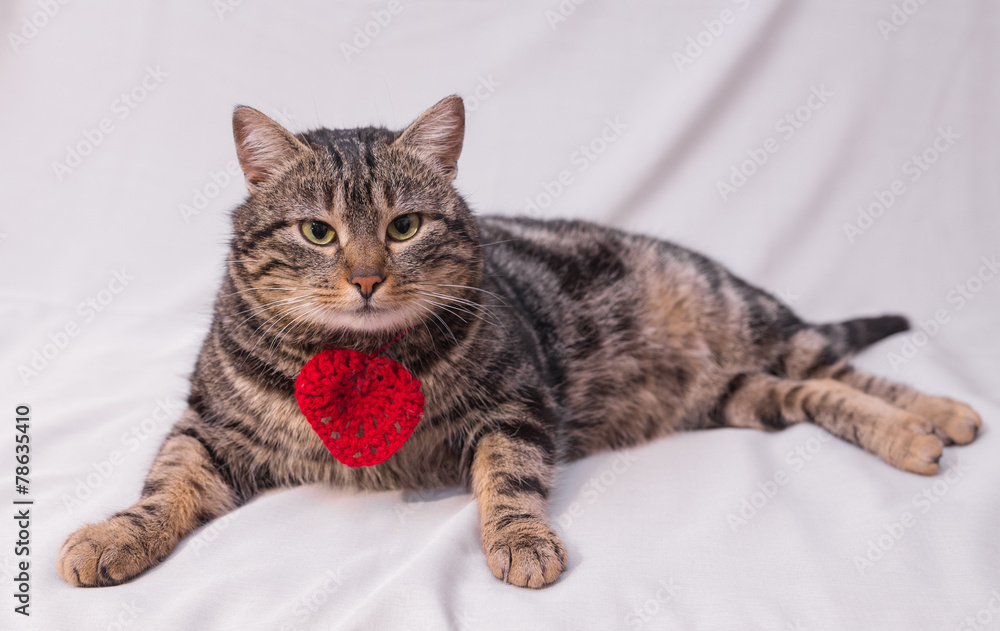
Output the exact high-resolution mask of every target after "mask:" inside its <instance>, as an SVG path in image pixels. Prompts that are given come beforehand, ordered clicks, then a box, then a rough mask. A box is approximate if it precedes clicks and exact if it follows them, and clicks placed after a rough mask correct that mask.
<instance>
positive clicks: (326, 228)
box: [302, 221, 337, 245]
mask: <svg viewBox="0 0 1000 631" xmlns="http://www.w3.org/2000/svg"><path fill="white" fill-rule="evenodd" d="M302 234H303V235H304V236H305V238H307V239H309V241H311V242H312V243H315V244H316V245H327V244H328V243H330V242H331V241H333V239H334V237H336V236H337V233H336V232H334V231H333V228H332V227H330V225H329V224H325V223H323V222H322V221H303V222H302Z"/></svg>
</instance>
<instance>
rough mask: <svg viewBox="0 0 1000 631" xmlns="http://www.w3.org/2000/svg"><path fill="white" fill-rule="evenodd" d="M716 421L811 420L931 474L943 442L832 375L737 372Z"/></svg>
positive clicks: (920, 422)
mask: <svg viewBox="0 0 1000 631" xmlns="http://www.w3.org/2000/svg"><path fill="white" fill-rule="evenodd" d="M709 420H710V422H711V423H712V424H713V425H714V426H716V427H719V426H729V427H749V428H755V429H763V430H778V429H783V428H784V427H787V426H788V425H791V424H794V423H801V422H807V421H808V422H812V423H815V424H816V425H819V426H820V427H822V428H823V429H825V430H827V431H828V432H830V433H831V434H833V435H834V436H837V437H839V438H842V439H844V440H846V441H848V442H850V443H853V444H855V445H857V446H859V447H861V448H863V449H866V450H867V451H870V452H872V453H874V454H876V455H878V456H879V457H880V458H882V459H883V460H885V461H886V462H888V463H889V464H891V465H892V466H894V467H896V468H899V469H903V470H905V471H912V472H914V473H921V474H924V475H932V474H934V473H937V470H938V461H939V460H940V458H941V451H942V449H943V447H944V445H943V444H942V442H941V440H940V439H939V438H938V437H937V436H935V434H934V430H935V427H934V425H933V424H932V423H931V422H930V421H928V420H927V419H925V418H923V417H922V416H918V415H917V414H914V413H912V412H909V411H907V410H904V409H902V408H898V407H895V406H893V405H890V404H889V403H887V402H886V401H883V400H882V399H880V398H878V397H876V396H872V395H870V394H866V393H864V392H861V391H860V390H857V389H855V388H852V387H851V386H849V385H847V384H845V383H843V382H841V381H837V380H835V379H805V380H795V379H784V378H782V377H776V376H774V375H771V374H767V373H757V372H749V373H740V374H738V375H735V376H734V377H733V378H732V379H730V381H729V383H728V384H727V385H726V387H725V388H724V389H723V392H722V393H721V395H720V397H719V399H718V401H717V402H716V405H715V407H714V409H713V410H712V411H711V413H710V414H709Z"/></svg>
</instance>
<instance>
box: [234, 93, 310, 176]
mask: <svg viewBox="0 0 1000 631" xmlns="http://www.w3.org/2000/svg"><path fill="white" fill-rule="evenodd" d="M233 139H234V140H235V141H236V157H237V158H239V161H240V166H241V167H242V168H243V175H244V176H245V177H246V183H247V188H248V189H249V190H250V193H251V194H254V193H257V192H258V191H260V189H261V188H263V187H264V185H266V184H267V182H268V180H270V179H271V178H272V177H274V175H275V174H277V173H278V172H280V171H282V170H283V169H284V168H285V167H286V166H288V165H289V164H290V163H291V162H292V161H294V160H295V158H297V157H299V156H301V155H303V154H304V153H306V152H308V151H309V148H308V147H306V145H305V144H303V143H302V142H301V141H300V140H299V139H298V138H296V137H295V136H293V135H292V134H291V132H289V131H288V130H287V129H285V128H284V127H282V126H281V125H279V124H278V123H276V122H274V121H273V120H271V119H270V118H268V117H267V116H265V115H264V114H262V113H261V112H258V111H257V110H255V109H254V108H252V107H247V106H246V105H240V106H238V107H237V108H236V110H235V111H234V112H233Z"/></svg>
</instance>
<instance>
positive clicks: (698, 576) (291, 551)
mask: <svg viewBox="0 0 1000 631" xmlns="http://www.w3.org/2000/svg"><path fill="white" fill-rule="evenodd" d="M46 11H48V12H49V13H50V14H51V15H48V16H46V13H45V12H46ZM998 12H1000V7H998V6H997V5H996V3H994V2H989V0H978V1H977V0H969V1H966V2H944V1H942V0H927V1H926V2H925V1H923V0H921V1H919V2H918V1H917V0H895V4H894V3H893V2H892V1H890V0H878V1H866V0H853V1H842V2H836V3H834V2H793V1H791V0H789V1H774V0H772V1H765V0H732V1H729V0H713V1H711V2H704V1H703V2H695V1H694V0H688V1H684V2H681V1H672V2H662V3H640V2H614V3H611V2H607V3H598V2H587V3H583V4H579V5H576V4H573V3H572V2H571V1H570V0H561V1H558V2H557V1H556V0H549V1H545V2H540V3H539V2H531V1H528V0H521V1H518V2H511V1H507V2H479V3H451V2H443V1H436V2H435V1H429V2H411V1H409V0H392V1H391V2H389V1H385V2H374V3H371V4H365V3H361V2H340V3H325V4H321V3H318V2H316V3H310V4H306V3H300V2H282V3H279V2H269V3H265V2H253V3H251V2H242V3H241V2H238V1H237V0H215V1H214V2H209V1H207V0H206V1H204V2H200V3H169V4H168V3H165V2H164V3H153V2H125V1H124V0H119V1H117V2H104V3H98V4H96V5H95V4H93V3H83V2H74V3H70V4H67V5H65V6H64V5H62V4H60V3H59V2H57V1H56V0H44V1H43V0H36V1H28V0H20V1H16V2H14V1H12V2H6V3H4V4H3V5H0V33H3V34H4V42H3V44H2V45H0V108H2V109H0V114H2V115H0V172H2V175H0V186H2V204H3V206H2V210H0V213H2V215H0V234H2V237H0V269H2V270H3V271H2V285H0V296H2V305H0V313H2V318H3V333H2V335H0V356H2V358H3V368H2V371H0V385H2V395H0V399H2V405H0V420H2V423H0V427H3V428H4V429H2V430H0V454H2V455H0V463H3V465H2V467H0V471H2V473H0V480H2V484H0V503H3V504H5V505H8V508H7V509H4V511H3V513H2V515H7V514H8V513H9V512H10V511H11V510H12V507H11V505H10V502H11V501H12V500H13V499H15V497H16V494H15V493H14V490H13V484H14V480H13V475H14V471H13V467H14V461H13V455H12V452H13V441H14V434H15V431H16V430H15V429H14V427H13V426H14V409H15V405H17V404H21V403H26V404H28V405H30V406H31V411H32V414H31V440H32V443H31V444H32V446H33V449H34V450H33V452H32V458H33V459H32V464H31V467H32V468H31V474H30V476H29V477H30V489H31V492H30V497H31V498H33V499H34V500H35V504H34V505H33V506H32V515H33V519H32V522H31V530H30V533H31V535H30V536H31V547H30V549H31V557H30V562H31V569H30V575H31V583H30V594H31V607H30V611H31V616H30V618H24V617H23V616H20V615H17V614H15V613H14V612H13V608H14V606H15V605H16V604H17V603H16V602H15V601H14V599H13V597H12V594H13V590H14V589H16V585H15V583H14V582H13V578H14V576H13V574H16V571H15V570H14V564H15V562H16V561H17V560H18V558H16V557H15V556H14V554H13V550H14V540H15V538H16V536H17V533H16V530H17V529H16V528H15V523H14V521H13V520H12V519H11V518H10V517H6V518H2V519H0V524H2V525H0V568H3V571H2V576H0V579H2V585H0V628H3V629H18V630H20V629H44V630H50V629H72V630H80V631H83V630H91V629H94V630H98V629H144V630H145V629H153V630H159V629H163V630H168V629H169V630H175V629H210V630H217V629H241V630H242V629H276V630H277V629H376V628H377V629H392V628H416V629H462V630H473V629H477V630H478V629H531V628H538V629H614V628H628V629H640V628H643V629H667V628H670V629H780V630H793V629H808V630H810V631H813V630H816V629H905V630H913V629H949V630H951V629H974V628H979V627H975V626H970V625H972V624H978V625H980V626H981V627H982V628H1000V543H998V537H997V524H998V518H1000V498H998V495H997V491H996V489H997V488H998V483H1000V458H997V450H998V442H997V441H998V439H997V436H996V435H995V434H996V432H995V430H994V428H995V427H996V426H997V423H1000V398H998V395H997V381H998V377H1000V357H998V355H1000V353H998V351H1000V342H998V337H997V325H998V324H1000V322H998V320H1000V318H998V313H1000V311H998V307H1000V280H995V278H996V276H997V271H996V270H994V269H991V267H990V266H991V265H995V264H996V263H995V262H997V261H998V259H997V258H996V257H997V256H998V255H1000V212H998V208H1000V184H998V174H1000V149H998V147H1000V124H998V117H997V112H998V111H1000V92H998V90H1000V87H998V74H997V73H998V62H1000V44H998V41H1000V15H998ZM33 24H34V26H33ZM366 31H367V33H368V35H364V33H365V32H366ZM450 93H459V94H462V95H464V96H465V97H466V99H467V100H466V103H467V108H468V111H469V112H468V131H467V142H466V146H465V151H464V153H463V156H462V160H461V163H460V171H459V172H460V175H459V178H458V181H457V185H458V187H459V189H460V190H461V191H462V192H463V193H464V194H466V195H467V197H468V199H469V201H470V203H471V204H472V205H473V206H474V207H475V208H476V209H477V210H478V211H480V212H505V213H521V212H532V213H536V214H538V215H540V216H546V217H563V216H571V217H583V218H587V219H592V220H597V221H601V222H605V223H609V224H612V225H616V226H620V227H625V228H628V229H632V230H637V231H643V232H648V233H651V234H656V235H660V236H662V237H665V238H670V239H674V240H676V241H679V242H681V243H684V244H687V245H689V246H692V247H695V248H697V249H699V250H701V251H703V252H705V253H706V254H708V255H710V256H714V257H716V258H718V259H720V260H722V261H723V262H725V263H726V264H727V265H729V266H731V267H732V268H733V269H735V270H736V271H737V272H738V273H740V274H741V275H743V276H744V277H745V278H747V279H748V280H750V281H752V282H754V283H757V284H760V285H763V286H765V287H768V288H770V289H771V290H773V291H775V292H780V294H781V295H782V296H783V297H784V298H785V299H786V300H787V301H789V302H790V303H792V304H793V305H794V307H795V308H796V309H797V310H798V311H799V312H800V313H801V314H802V315H803V316H804V317H806V318H808V319H811V320H816V321H823V320H834V319H840V318H846V317H849V316H854V315H864V314H877V313H882V312H890V311H893V312H895V311H898V312H903V313H906V314H908V315H910V316H911V317H913V318H914V320H915V321H916V322H920V321H931V320H934V319H935V318H937V320H938V322H937V323H936V324H935V323H931V324H927V325H926V329H927V331H926V333H925V334H923V335H921V334H920V333H917V334H916V335H912V336H900V337H897V338H894V339H892V340H889V341H886V342H884V343H882V344H880V345H879V346H877V347H875V348H874V349H872V350H870V351H869V352H867V353H866V354H864V355H863V356H862V357H861V358H860V359H859V360H858V363H859V364H860V365H861V366H863V367H865V368H867V369H870V370H872V371H875V372H877V373H880V374H884V375H887V376H890V377H894V378H896V379H899V380H903V381H906V382H909V383H911V384H914V385H917V386H919V387H921V388H923V389H925V390H927V391H929V392H933V393H940V394H947V395H949V396H953V397H955V398H960V399H963V400H966V401H968V402H969V403H971V404H973V405H974V406H975V407H976V408H977V409H978V410H979V411H980V412H981V413H982V415H983V417H984V418H985V421H986V428H985V430H984V432H983V434H982V436H981V438H980V440H978V441H977V442H976V443H975V444H973V445H972V446H969V447H965V448H948V449H947V450H946V452H945V453H946V455H945V460H946V463H947V464H946V466H945V470H946V472H951V473H946V474H943V475H939V476H937V477H934V478H924V477H920V476H916V475H911V474H907V473H902V472H900V471H896V470H894V469H892V468H890V467H889V466H887V465H885V464H883V463H882V462H880V461H879V460H878V459H876V458H875V457H873V456H871V455H869V454H866V453H864V452H862V451H860V450H858V449H857V448H855V447H852V446H849V445H847V444H845V443H842V442H839V441H837V440H822V439H823V438H825V436H824V435H823V434H821V433H820V432H819V431H818V430H817V429H816V428H815V427H811V426H808V427H807V426H801V427H796V428H793V429H790V430H788V431H785V432H782V433H779V434H770V435H768V434H763V433H758V432H752V431H740V430H718V431H711V432H702V433H693V434H686V435H679V436H675V437H671V438H669V439H666V440H661V441H658V442H656V443H655V444H651V445H648V446H644V447H642V448H639V449H635V450H632V451H631V452H629V453H627V454H613V453H612V454H605V455H600V456H595V457H592V458H589V459H587V460H585V461H582V462H579V463H577V464H574V465H572V466H570V467H567V468H565V469H564V470H562V471H561V472H560V474H559V484H558V489H557V490H556V492H555V493H554V496H553V497H552V502H551V508H550V513H551V516H552V520H553V522H554V523H555V524H556V528H557V530H558V531H559V532H560V533H561V534H562V537H563V540H564V541H565V543H566V545H567V547H568V550H569V555H570V559H571V561H570V567H569V570H568V571H567V572H566V573H565V575H564V576H563V577H562V578H561V579H560V580H559V582H558V583H557V584H555V585H554V586H552V587H550V588H548V589H545V590H543V591H526V590H520V589H516V588H513V587H509V586H506V585H503V584H502V583H500V582H498V581H497V580H496V579H494V578H493V576H492V575H491V574H490V572H489V570H488V569H487V567H486V564H485V561H484V559H483V557H482V553H481V551H480V549H479V536H478V530H477V513H476V507H475V505H474V503H473V502H472V500H471V498H470V496H469V495H468V494H466V493H464V492H462V491H461V490H459V489H452V490H448V491H444V492H436V493H428V494H423V495H420V494H403V493H382V494H375V495H356V494H352V493H345V492H340V491H334V490H329V489H325V488H319V487H308V488H299V489H295V490H290V491H282V492H275V493H270V494H267V495H266V496H264V497H261V498H259V499H257V500H256V501H254V502H252V503H250V504H249V505H247V506H245V507H243V508H241V509H240V510H238V511H237V512H236V513H234V514H233V515H232V516H231V517H230V518H228V519H225V520H222V521H220V522H217V523H215V524H212V525H211V526H209V527H207V528H205V529H203V530H202V531H200V532H199V533H197V534H196V535H195V536H193V537H191V538H189V539H187V540H186V541H184V542H183V543H182V544H181V545H180V547H179V548H178V549H177V550H176V552H175V553H174V554H172V555H171V556H170V557H169V558H168V559H167V561H166V562H165V563H163V564H162V565H160V566H158V567H156V568H155V569H154V570H152V571H151V572H149V573H148V574H147V575H145V576H143V577H142V578H140V579H139V580H137V581H135V582H132V583H129V584H126V585H123V586H120V587H115V588H106V589H88V590H83V589H74V588H71V587H69V586H68V585H66V584H65V583H64V582H63V581H62V580H61V579H60V578H59V577H58V576H57V574H56V572H55V560H56V554H57V552H58V549H59V546H60V545H61V543H62V541H63V540H64V538H65V537H66V536H67V535H68V534H69V533H70V532H71V531H73V530H74V529H75V528H77V527H78V526H80V525H81V524H83V523H85V522H89V521H95V520H100V519H103V518H104V517H105V516H107V515H108V514H109V513H111V512H113V511H114V510H118V509H120V508H123V507H125V506H127V505H129V504H130V503H132V502H133V501H134V500H135V499H136V497H137V496H138V493H139V489H140V486H141V479H142V477H143V475H144V474H145V472H146V470H147V467H148V465H149V462H150V460H151V458H152V455H153V454H154V452H155V450H156V448H157V446H158V442H159V440H160V439H161V437H162V436H163V435H164V434H165V433H166V432H167V428H168V426H169V423H170V422H171V421H172V419H173V418H174V417H176V416H177V410H176V409H175V406H176V405H177V402H178V401H181V400H183V398H184V396H185V394H186V381H185V377H186V375H187V374H188V372H189V371H190V369H191V367H192V365H193V361H194V359H195V356H196V353H197V351H198V347H199V344H200V342H201V338H202V336H203V335H204V333H205V331H206V330H207V326H208V321H209V316H210V313H211V303H212V299H213V294H214V292H215V290H216V287H217V283H218V280H219V278H220V273H221V269H222V260H223V257H224V254H225V251H226V239H227V230H228V226H227V211H228V210H229V209H230V208H231V207H232V206H233V205H234V204H235V203H236V202H237V201H238V200H239V199H240V198H241V197H242V196H243V195H244V194H245V191H244V188H243V185H242V182H241V178H240V177H239V176H238V175H236V174H235V173H236V170H235V165H234V163H233V160H234V158H235V156H234V151H233V149H232V144H231V143H232V140H231V132H230V113H231V110H232V108H233V106H234V105H235V104H237V103H245V104H250V105H253V106H256V107H258V108H260V109H262V110H263V111H265V112H266V113H268V114H270V115H272V116H273V117H275V118H276V119H278V120H279V121H282V122H284V123H286V124H287V125H288V126H289V127H290V128H291V129H293V130H302V129H305V128H308V127H312V126H316V125H319V124H322V125H326V126H331V127H333V126H345V125H347V126H354V125H358V124H366V123H378V124H384V125H387V126H392V127H402V126H403V125H405V124H406V123H407V122H409V121H410V120H412V119H413V118H414V117H416V116H417V115H418V114H419V113H420V112H421V111H423V109H424V108H426V107H428V106H430V105H431V104H433V103H434V102H436V101H437V100H438V99H439V98H441V97H443V96H445V95H447V94H450ZM67 146H69V147H73V148H74V149H73V151H74V152H76V154H77V155H76V157H74V156H73V155H67V154H68V149H67ZM748 161H749V162H748ZM56 162H58V163H60V164H59V165H55V164H54V163H56ZM734 169H735V172H734ZM720 182H722V183H723V184H725V185H728V186H730V187H731V189H727V188H726V187H725V186H723V185H720ZM859 207H864V208H866V209H867V208H869V207H871V208H870V210H868V211H867V217H863V216H862V215H861V214H859V211H858V208H859ZM847 223H850V224H853V225H854V226H855V228H854V229H851V230H849V231H848V229H845V224H847ZM848 232H850V234H848ZM984 260H985V261H990V260H992V261H993V262H994V263H990V264H987V263H985V262H984ZM977 274H979V275H980V276H979V277H978V278H977ZM88 301H94V302H93V305H89V303H88ZM81 305H82V306H81ZM907 340H909V341H910V342H909V343H910V344H911V345H912V346H908V345H907ZM47 345H52V346H47ZM35 352H38V353H40V354H41V353H45V354H47V355H49V357H48V358H47V359H45V358H44V357H43V358H42V359H37V358H34V353H35ZM894 353H895V354H896V355H893V354H894ZM897 355H898V358H897ZM33 358H34V361H35V363H36V366H35V368H34V370H36V371H37V374H31V375H27V376H24V377H22V376H21V374H20V373H19V367H20V366H27V367H29V368H30V367H31V363H32V360H33ZM43 362H44V365H43ZM39 367H40V368H39ZM164 419H166V420H164ZM779 482H781V483H780V484H779ZM740 520H743V521H740ZM861 560H863V562H862V561H861ZM991 608H992V609H991ZM977 617H978V622H977ZM969 621H971V622H969Z"/></svg>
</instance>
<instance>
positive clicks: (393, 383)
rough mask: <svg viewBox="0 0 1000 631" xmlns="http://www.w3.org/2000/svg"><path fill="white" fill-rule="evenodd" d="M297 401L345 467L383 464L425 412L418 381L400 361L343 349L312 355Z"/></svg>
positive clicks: (297, 383) (299, 384)
mask: <svg viewBox="0 0 1000 631" xmlns="http://www.w3.org/2000/svg"><path fill="white" fill-rule="evenodd" d="M295 399H296V400H297V401H298V402H299V409H300V410H302V413H303V414H305V416H306V419H308V420H309V424H310V425H312V428H313V429H314V430H316V433H317V434H319V437H320V438H322V439H323V443H324V444H325V445H326V448H327V449H329V450H330V453H331V454H333V457H334V458H336V459H337V460H339V461H340V462H342V463H344V464H345V465H347V466H348V467H367V466H371V465H376V464H378V463H380V462H384V461H385V460H386V459H388V458H389V456H391V455H392V454H394V453H396V451H398V450H399V448H400V447H402V446H403V443H404V442H406V439H407V438H409V437H410V434H412V433H413V430H414V429H415V428H416V426H417V423H418V422H420V417H421V416H422V415H423V413H424V394H423V393H422V392H421V391H420V380H419V379H416V378H415V377H414V376H413V375H411V374H410V372H409V371H408V370H406V369H405V368H403V367H402V366H401V365H399V363H397V362H394V361H393V360H391V359H387V358H385V357H374V358H372V357H369V356H368V355H365V354H364V353H359V352H357V351H352V350H348V349H344V348H337V349H327V350H325V351H322V352H321V353H319V354H317V355H316V356H315V357H313V358H312V359H310V360H309V361H308V362H307V363H306V365H305V366H303V367H302V371H301V372H299V376H298V379H296V380H295Z"/></svg>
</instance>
